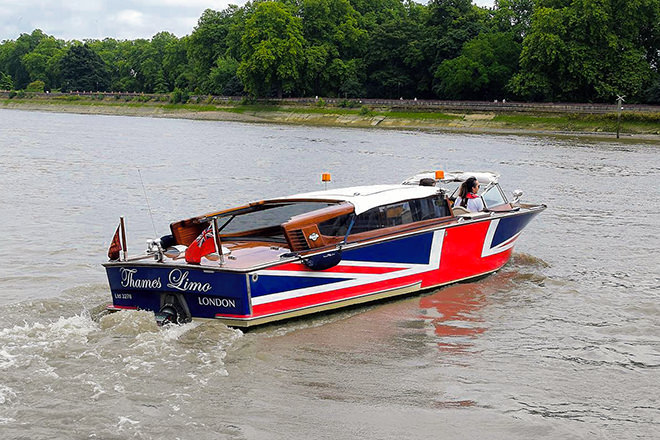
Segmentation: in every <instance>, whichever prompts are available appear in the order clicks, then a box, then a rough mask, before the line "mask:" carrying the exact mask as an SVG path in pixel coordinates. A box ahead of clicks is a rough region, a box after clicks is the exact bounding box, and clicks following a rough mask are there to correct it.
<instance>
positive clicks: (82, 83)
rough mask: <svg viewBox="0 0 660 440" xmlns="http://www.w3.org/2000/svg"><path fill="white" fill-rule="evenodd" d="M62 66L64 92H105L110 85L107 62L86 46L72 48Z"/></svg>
mask: <svg viewBox="0 0 660 440" xmlns="http://www.w3.org/2000/svg"><path fill="white" fill-rule="evenodd" d="M60 64H61V72H62V90H64V91H69V90H78V91H105V90H107V89H108V87H109V85H110V75H109V72H108V68H107V66H106V64H105V62H104V61H103V60H102V59H101V57H100V56H99V55H98V54H97V53H96V52H94V51H93V50H92V49H90V48H89V46H87V45H86V44H85V45H82V44H78V45H74V46H71V48H69V51H68V52H67V53H66V54H65V55H64V56H63V57H62V60H61V62H60Z"/></svg>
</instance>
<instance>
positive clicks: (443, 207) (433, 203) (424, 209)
mask: <svg viewBox="0 0 660 440" xmlns="http://www.w3.org/2000/svg"><path fill="white" fill-rule="evenodd" d="M413 203H414V207H415V208H414V209H413V212H414V216H413V217H414V220H415V221H420V220H429V219H433V218H440V217H446V216H448V215H449V208H448V207H447V201H446V200H445V198H444V197H442V196H439V195H438V196H433V197H428V198H426V199H418V200H413Z"/></svg>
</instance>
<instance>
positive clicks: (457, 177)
mask: <svg viewBox="0 0 660 440" xmlns="http://www.w3.org/2000/svg"><path fill="white" fill-rule="evenodd" d="M470 177H476V178H477V180H478V181H479V183H481V184H482V185H488V184H491V183H493V184H495V183H497V182H498V180H499V178H500V175H499V174H498V173H494V172H492V171H445V176H444V178H442V179H437V181H438V182H441V183H448V182H465V181H466V180H468V179H469V178H470ZM421 179H435V171H422V172H421V173H417V174H415V175H414V176H412V177H409V178H407V179H406V180H404V181H403V184H404V185H419V181H420V180H421Z"/></svg>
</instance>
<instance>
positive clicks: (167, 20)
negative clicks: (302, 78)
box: [0, 0, 494, 41]
mask: <svg viewBox="0 0 660 440" xmlns="http://www.w3.org/2000/svg"><path fill="white" fill-rule="evenodd" d="M245 1H246V0H115V1H112V0H82V1H72V0H71V1H67V0H0V41H4V40H15V39H16V38H18V37H19V35H21V34H23V33H31V32H32V31H33V30H34V29H41V30H42V31H43V32H44V33H46V34H47V35H52V36H54V37H55V38H59V39H62V40H74V39H75V40H82V39H86V38H91V39H103V38H106V37H110V38H116V39H120V40H135V39H137V38H151V37H153V36H154V35H155V34H156V33H158V32H161V31H168V32H171V33H173V34H174V35H176V36H177V37H183V36H184V35H189V34H190V33H191V32H192V30H193V28H194V27H195V25H196V24H197V20H198V19H199V17H200V16H201V15H202V12H204V10H205V9H208V8H210V9H214V10H216V11H220V10H222V9H225V8H226V7H227V5H229V4H230V3H232V4H236V5H239V6H241V5H243V4H245ZM418 1H419V0H418ZM493 1H494V0H474V3H476V4H478V5H481V6H489V7H490V6H492V5H493ZM420 3H426V2H423V1H420Z"/></svg>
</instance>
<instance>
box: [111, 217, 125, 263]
mask: <svg viewBox="0 0 660 440" xmlns="http://www.w3.org/2000/svg"><path fill="white" fill-rule="evenodd" d="M120 229H121V223H120V224H119V225H118V226H117V230H116V231H115V235H114V237H112V243H110V247H109V248H108V258H109V259H110V261H117V260H119V252H120V251H122V250H124V247H123V246H122V242H121V237H120V235H119V230H120Z"/></svg>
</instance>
